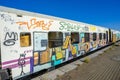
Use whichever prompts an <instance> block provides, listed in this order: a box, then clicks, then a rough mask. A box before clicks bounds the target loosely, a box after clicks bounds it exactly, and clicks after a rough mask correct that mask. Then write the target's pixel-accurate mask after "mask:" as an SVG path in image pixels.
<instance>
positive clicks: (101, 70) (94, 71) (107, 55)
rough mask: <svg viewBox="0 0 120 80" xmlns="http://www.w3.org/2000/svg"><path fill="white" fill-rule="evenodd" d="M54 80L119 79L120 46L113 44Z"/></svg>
mask: <svg viewBox="0 0 120 80" xmlns="http://www.w3.org/2000/svg"><path fill="white" fill-rule="evenodd" d="M55 80H120V46H119V45H113V46H112V47H110V48H109V49H107V50H106V51H104V52H103V54H99V55H98V56H97V57H94V58H92V59H90V60H89V62H88V63H85V62H84V63H83V64H82V65H79V66H78V67H77V68H75V69H73V70H71V71H69V72H66V73H65V74H64V75H62V76H57V78H56V79H55Z"/></svg>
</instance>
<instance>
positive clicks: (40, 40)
mask: <svg viewBox="0 0 120 80" xmlns="http://www.w3.org/2000/svg"><path fill="white" fill-rule="evenodd" d="M47 44H48V34H47V33H45V32H34V33H33V56H34V65H39V64H41V62H42V63H46V62H47V59H46V57H47V55H45V54H44V53H43V54H42V52H44V51H45V50H46V49H47ZM43 56H44V59H43V58H42V57H43Z"/></svg>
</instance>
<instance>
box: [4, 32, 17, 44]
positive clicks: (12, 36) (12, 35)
mask: <svg viewBox="0 0 120 80" xmlns="http://www.w3.org/2000/svg"><path fill="white" fill-rule="evenodd" d="M4 40H5V41H4V43H3V44H4V45H5V46H12V45H14V44H15V41H16V40H18V34H17V33H16V32H7V33H6V35H5V38H4Z"/></svg>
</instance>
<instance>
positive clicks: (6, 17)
mask: <svg viewBox="0 0 120 80" xmlns="http://www.w3.org/2000/svg"><path fill="white" fill-rule="evenodd" d="M0 17H1V20H4V21H5V22H10V23H11V24H13V23H14V19H12V17H11V16H10V15H7V14H0Z"/></svg>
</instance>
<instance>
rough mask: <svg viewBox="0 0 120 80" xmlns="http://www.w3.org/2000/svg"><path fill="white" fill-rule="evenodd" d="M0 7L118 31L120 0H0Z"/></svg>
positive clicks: (119, 25)
mask: <svg viewBox="0 0 120 80" xmlns="http://www.w3.org/2000/svg"><path fill="white" fill-rule="evenodd" d="M0 5H1V6H6V7H12V8H17V9H21V10H26V11H32V12H37V13H41V14H47V15H52V16H56V17H61V18H67V19H71V20H75V21H80V22H85V23H89V24H94V25H98V26H103V27H107V28H112V29H116V30H120V0H0Z"/></svg>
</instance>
